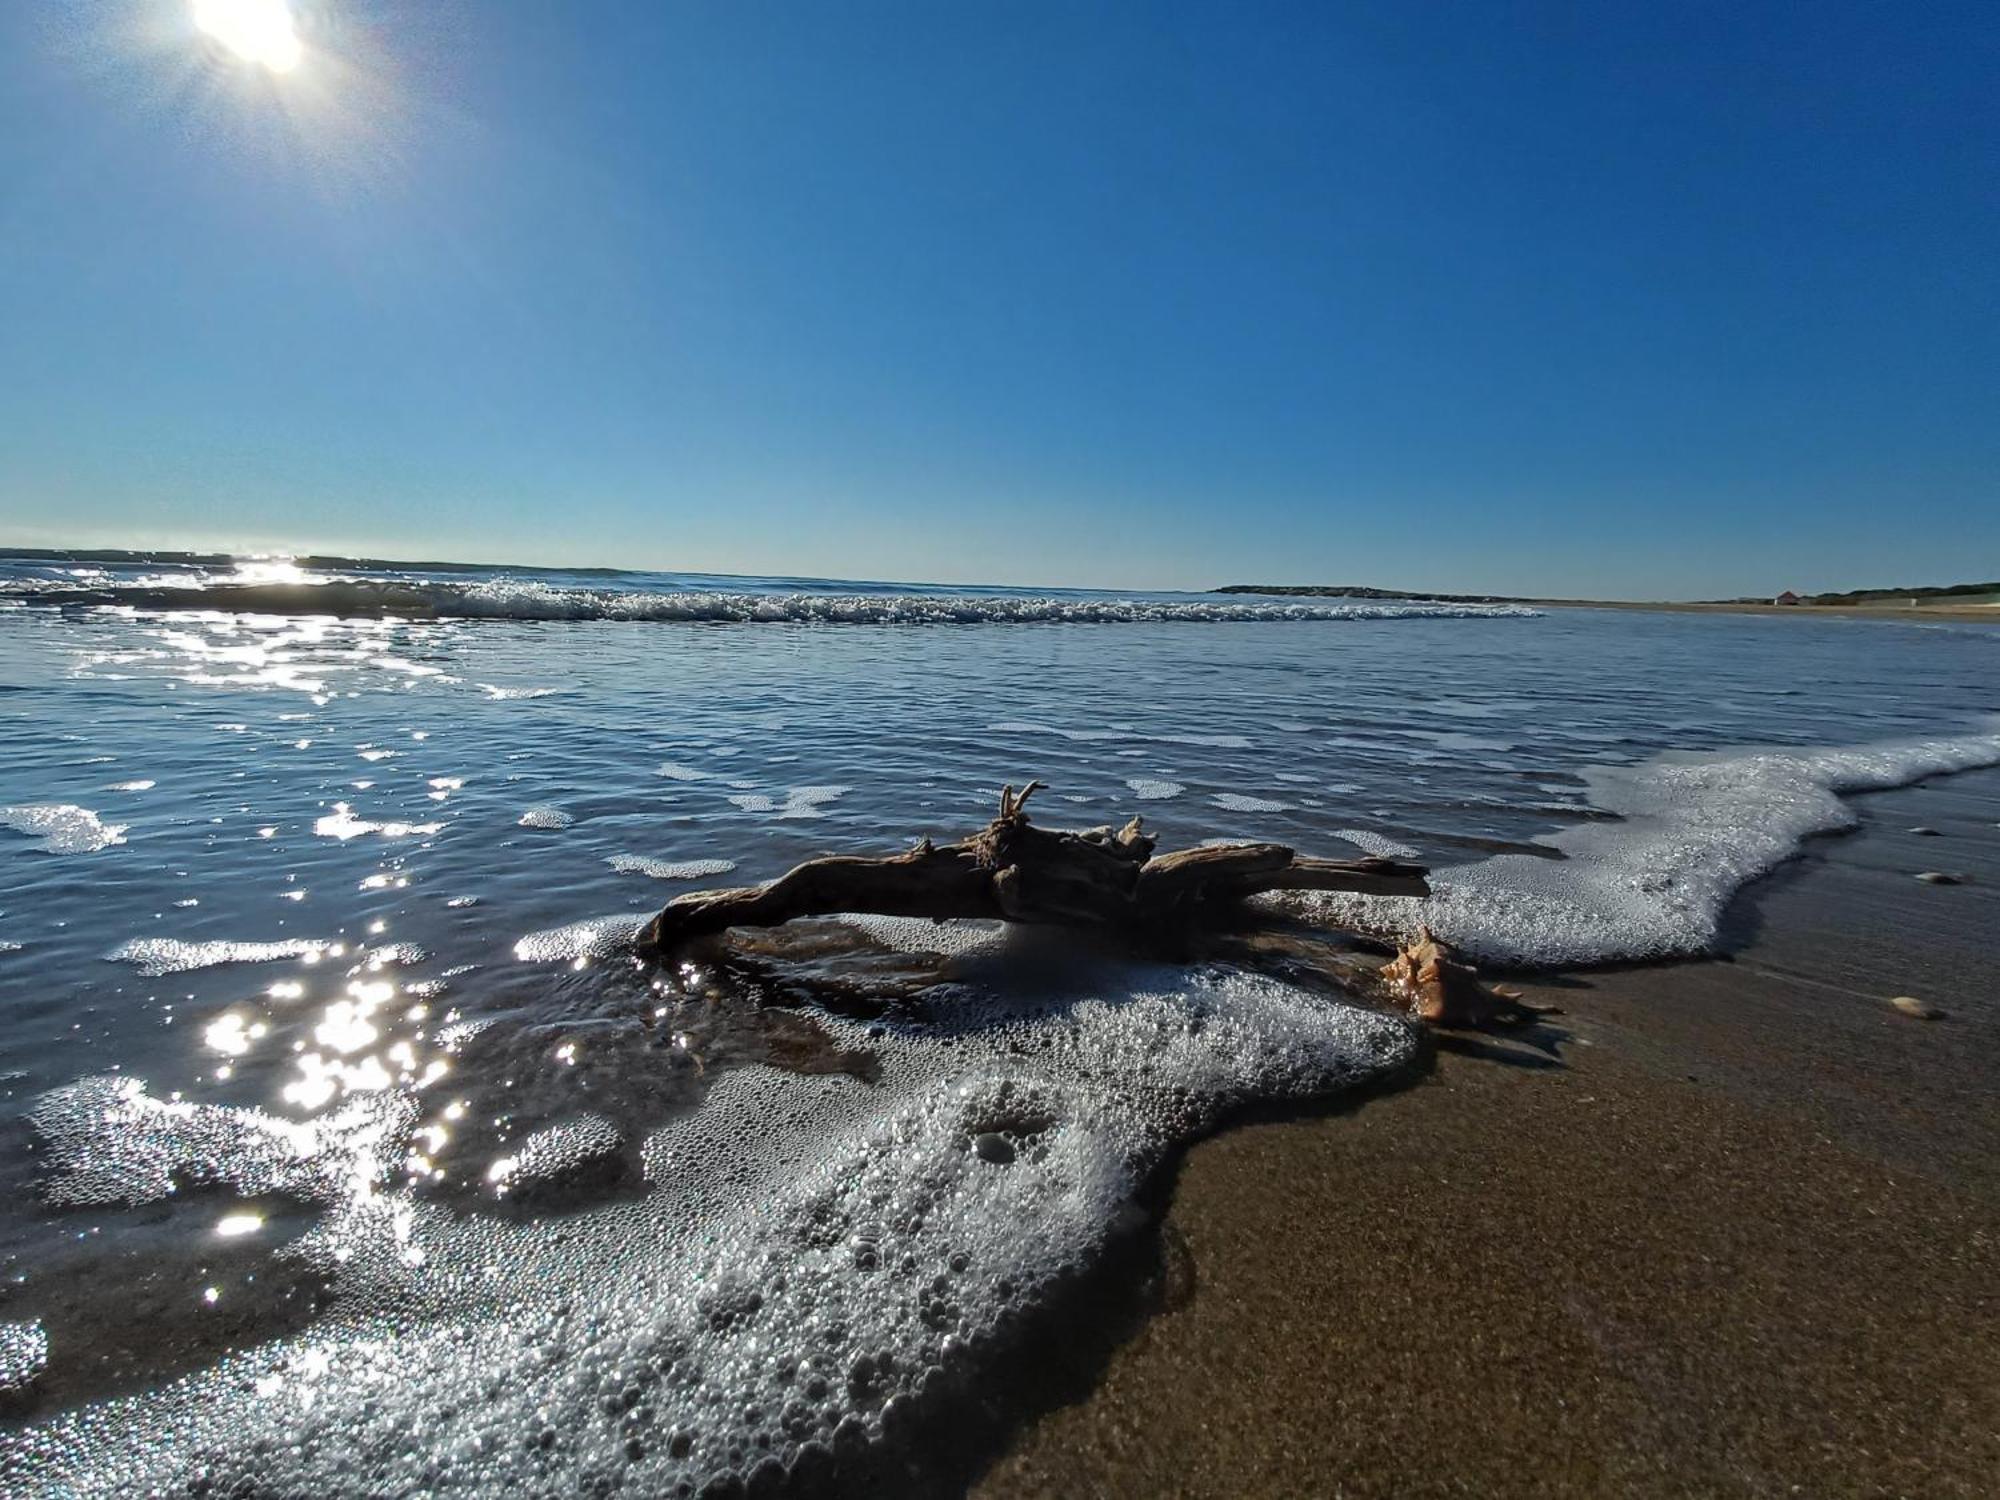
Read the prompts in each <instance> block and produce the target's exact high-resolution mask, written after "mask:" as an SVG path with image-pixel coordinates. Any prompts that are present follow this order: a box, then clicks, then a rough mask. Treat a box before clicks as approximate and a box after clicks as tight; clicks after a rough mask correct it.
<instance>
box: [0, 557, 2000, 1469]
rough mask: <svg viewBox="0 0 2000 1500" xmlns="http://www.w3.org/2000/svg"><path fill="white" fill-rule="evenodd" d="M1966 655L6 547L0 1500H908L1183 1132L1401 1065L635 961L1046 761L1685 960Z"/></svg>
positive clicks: (1444, 889)
mask: <svg viewBox="0 0 2000 1500" xmlns="http://www.w3.org/2000/svg"><path fill="white" fill-rule="evenodd" d="M163 591H172V592H163ZM391 591H400V592H391ZM704 600H706V601H708V602H707V603H704V602H703V601H704ZM659 601H666V602H659ZM717 601H720V602H717ZM828 601H833V602H831V603H829V602H828ZM218 602H227V603H228V605H229V606H230V607H229V608H227V609H221V608H208V609H201V608H191V607H188V606H190V605H199V604H203V603H210V604H213V603H218ZM355 611H359V612H360V613H358V614H357V613H354V612H355ZM1996 652H2000V628H1994V627H1987V626H1984V625H1969V626H1959V625H1942V624H1940V625H1936V626H1932V625H1921V624H1920V625H1907V626H1906V625H1893V624H1885V623H1872V622H1859V623H1857V622H1849V621H1843V620H1808V619H1792V618H1761V617H1760V618H1749V617H1728V616H1687V615H1666V614H1649V613H1636V612H1613V611H1572V610H1549V611H1545V612H1536V611H1531V610H1519V609H1509V610H1481V609H1478V608H1476V607H1467V606H1458V605H1445V606H1426V605H1422V604H1415V605H1407V606H1405V605H1398V604H1384V603H1381V602H1379V601H1356V602H1352V603H1345V602H1342V601H1311V602H1308V603H1306V604H1304V605H1302V604H1301V603H1300V602H1299V601H1290V600H1257V599H1250V598H1242V597H1237V596H1231V597H1229V598H1224V599H1218V598H1216V597H1214V596H1181V595H1144V596H1124V595H1112V594H1100V593H1087V592H1081V591H1068V592H1057V593H1050V592H1040V591H1022V590H1002V589H965V588H912V587H910V586H898V585H879V584H878V585H867V584H850V583H839V582H825V581H817V580H797V579H783V580H740V579H713V578H702V577H695V576H690V575H632V574H624V575H616V576H611V575H601V574H573V573H543V574H535V573H523V572H518V571H517V572H507V571H505V570H466V569H450V568H438V567H432V568H408V567H401V568H385V567H379V566H367V565H360V564H354V563H348V562H343V561H341V560H334V559H326V560H309V561H307V562H305V563H291V564H287V563H277V564H253V565H248V566H245V565H239V564H237V563H234V562H232V561H230V560H226V559H193V558H177V557H158V556H155V557H108V556H96V557H88V558H67V559H51V558H48V557H27V556H22V557H13V558H5V559H0V726H4V729H3V730H0V732H4V737H5V743H6V746H7V752H8V753H7V755H6V756H5V758H4V760H0V1049H3V1050H4V1057H0V1194H4V1199H3V1200H0V1201H4V1203H5V1205H6V1206H5V1207H4V1208H0V1255H4V1257H5V1265H4V1270H5V1276H6V1279H5V1282H4V1284H0V1285H4V1292H0V1423H4V1425H0V1489H3V1490H4V1491H5V1492H6V1493H9V1494H14V1493H23V1494H34V1493H49V1494H84V1495H128V1494H145V1493H152V1492H160V1493H185V1492H189V1490H190V1489H192V1490H193V1491H194V1492H215V1493H250V1494H273V1495H297V1494H313V1495H341V1494H354V1495H372V1494H382V1493H419V1492H426V1493H441V1492H454V1493H474V1494H514V1493H538V1492H543V1491H548V1492H559V1493H577V1492H582V1493H594V1492H602V1493H611V1492H613V1491H614V1490H616V1491H619V1492H623V1493H635V1494H676V1493H684V1494H693V1493H696V1492H698V1491H700V1490H702V1489H703V1488H705V1487H712V1486H717V1485H721V1486H724V1487H726V1486H729V1485H733V1484H737V1483H742V1484H746V1485H749V1486H751V1487H752V1488H763V1487H769V1488H772V1489H783V1488H785V1487H787V1486H790V1487H792V1488H807V1489H810V1488H813V1487H815V1486H819V1485H824V1484H829V1483H830V1484H832V1485H834V1486H835V1487H836V1488H838V1487H840V1485H841V1484H842V1483H843V1479H842V1476H850V1477H851V1476H853V1475H856V1474H863V1473H865V1474H867V1475H869V1476H871V1477H870V1478H869V1480H868V1483H869V1484H870V1485H871V1486H873V1485H879V1484H882V1483H884V1482H885V1481H884V1480H883V1477H882V1476H884V1475H885V1474H886V1475H889V1476H891V1478H892V1479H893V1478H894V1476H896V1475H899V1474H905V1473H906V1471H905V1470H902V1469H900V1468H899V1467H898V1462H899V1455H901V1454H903V1453H904V1452H906V1451H908V1450H910V1449H912V1448H913V1447H914V1446H915V1445H916V1444H917V1443H918V1442H919V1441H920V1439H921V1437H922V1435H923V1434H924V1433H925V1432H927V1431H929V1430H932V1429H933V1428H935V1427H937V1426H939V1425H941V1424H950V1423H952V1422H955V1421H957V1420H958V1419H959V1417H960V1416H961V1415H962V1414H963V1413H964V1412H965V1411H966V1410H967V1409H968V1408H969V1406H970V1405H971V1404H973V1403H975V1402H976V1400H977V1399H978V1394H977V1393H978V1392H979V1391H980V1390H981V1381H982V1377H983V1375H984V1374H985V1372H987V1371H988V1370H989V1369H991V1368H992V1367H993V1365H994V1363H995V1362H996V1361H998V1360H1002V1359H1004V1358H1005V1357H1006V1355H1007V1352H1008V1350H1009V1349H1010V1348H1012V1347H1014V1346H1016V1345H1017V1344H1018V1343H1019V1341H1020V1340H1021V1339H1023V1338H1027V1337H1031V1336H1032V1333H1033V1330H1034V1328H1035V1327H1036V1319H1037V1317H1038V1316H1039V1315H1040V1314H1041V1313H1042V1311H1043V1310H1045V1309H1046V1308H1048V1307H1049V1306H1050V1305H1051V1304H1052V1301H1053V1300H1054V1299H1057V1298H1059V1297H1060V1296H1061V1295H1062V1294H1063V1289H1064V1288H1065V1287H1069V1286H1074V1285H1075V1284H1077V1281H1078V1278H1080V1277H1084V1276H1087V1275H1088V1273H1089V1272H1090V1270H1091V1268H1092V1267H1093V1266H1096V1265H1099V1264H1101V1263H1102V1262H1103V1260H1104V1258H1105V1257H1106V1256H1107V1255H1115V1254H1116V1253H1117V1246H1118V1245H1119V1244H1120V1243H1121V1237H1124V1236H1128V1235H1130V1234H1131V1232H1132V1230H1133V1227H1134V1224H1135V1223H1137V1222H1143V1215H1142V1214H1139V1213H1138V1211H1137V1210H1136V1209H1135V1206H1134V1205H1135V1198H1136V1197H1137V1195H1139V1194H1140V1193H1141V1191H1142V1189H1143V1188H1144V1185H1145V1183H1146V1181H1147V1180H1148V1178H1149V1176H1150V1175H1152V1174H1153V1173H1154V1172H1155V1171H1156V1169H1157V1168H1158V1167H1159V1165H1160V1164H1161V1163H1162V1162H1163V1161H1164V1160H1166V1159H1167V1158H1168V1157H1169V1156H1170V1155H1171V1153H1172V1152H1173V1150H1174V1149H1175V1148H1176V1147H1178V1146H1179V1145H1180V1144H1182V1143H1184V1142H1185V1141H1186V1140H1188V1139H1189V1138H1190V1137H1192V1136H1193V1135H1195V1134H1197V1133H1199V1132H1200V1131H1201V1130H1203V1129H1206V1128H1210V1127H1211V1126H1212V1125H1213V1124H1214V1122H1216V1121H1217V1120H1219V1119H1221V1118H1223V1117H1224V1116H1226V1114H1227V1113H1228V1112H1230V1111H1231V1110H1234V1109H1237V1108H1239V1107H1241V1106H1243V1105H1245V1104H1248V1103H1256V1102H1263V1101H1284V1100H1301V1101H1303V1100H1307V1099H1314V1098H1324V1097H1328V1096H1332V1095H1336V1094H1338V1093H1339V1092H1341V1091H1343V1090H1347V1089H1351V1088H1354V1087H1357V1086H1359V1085H1362V1084H1365V1083H1367V1082H1369V1081H1370V1080H1373V1079H1377V1078H1381V1077H1383V1076H1385V1075H1387V1074H1389V1073H1392V1072H1393V1071H1394V1070H1395V1069H1397V1068H1399V1067H1400V1066H1402V1065H1403V1064H1404V1063H1405V1062H1407V1060H1408V1059H1409V1058H1410V1056H1411V1054H1412V1051H1413V1048H1414V1039H1413V1037H1412V1034H1411V1032H1410V1031H1409V1029H1408V1027H1407V1026H1406V1025H1404V1024H1403V1023H1402V1022H1400V1021H1399V1020H1397V1019H1395V1018H1393V1017H1388V1016H1384V1015H1381V1014H1379V1013H1376V1012H1374V1011H1371V1010H1367V1009H1364V1008H1359V1007H1357V1006H1354V1005H1350V1004H1345V1003H1343V1002H1342V1000H1341V999H1340V997H1339V995H1338V994H1337V992H1333V991H1330V990H1328V989H1326V988H1324V987H1318V986H1308V985H1306V984H1305V983H1304V982H1303V981H1297V980H1292V979H1280V978H1276V977H1273V976H1272V975H1270V974H1265V973H1260V972H1256V971H1253V970H1248V969H1244V968H1241V967H1238V966H1233V965H1230V964H1226V963H1222V962H1203V963H1197V964H1167V963H1161V962H1152V961H1138V960H1134V959H1132V958H1129V957H1126V956H1122V955H1119V954H1116V953H1111V952H1104V951H1099V950H1097V949H1095V948H1093V947H1092V946H1091V945H1089V944H1087V943H1084V942H1082V941H1080V940H1078V939H1075V938H1072V937H1066V936H1063V935H1053V936H1052V935H1047V934H1026V935H1023V934H1017V933H1007V932H1002V931H998V930H988V929H985V928H983V927H980V926H978V925H977V924H953V925H950V926H946V927H942V928H938V927H932V926H930V925H928V924H911V923H898V922H884V921H875V920H858V921H855V922H851V923H838V922H835V923H824V924H817V925H816V926H814V927H811V928H809V929H802V930H801V931H800V932H799V933H797V934H777V935H765V936H751V937H748V938H745V939H744V940H743V941H742V942H740V943H739V944H737V945H736V951H735V952H734V954H733V956H730V957H726V958H704V959H702V960H700V961H698V962H690V963H688V964H686V965H683V966H679V967H677V968H675V969H673V970H671V971H669V972H652V971H646V970H641V969H639V968H637V967H636V966H635V965H633V964H632V963H631V961H630V960H629V957H628V955H627V954H626V953H625V951H624V947H623V944H624V941H625V939H626V938H627V936H628V935H629V933H630V932H631V930H632V929H633V927H634V926H636V924H637V923H638V922H639V921H640V920H642V919H643V917H644V916H645V915H646V914H648V913H649V912H650V911H652V910H653V909H655V908H656V907H657V906H658V905H659V904H660V903H661V902H662V901H664V900H665V899H667V898H669V897H670V896H671V895H673V894H674V893H675V892H677V891H679V890H684V889H690V888H694V883H696V882H707V881H718V880H726V881H738V880H740V881H751V880H759V879H763V878H767V877H769V876H771V875H775V874H777V873H779V872H780V871H782V870H783V869H784V868H786V867H788V866H789V865H790V864H792V863H794V862H796V861H797V860H799V859H802V858H805V857H808V856H810V855H813V854H816V853H821V852H826V851H857V852H861V851H874V852H880V851H887V850H891V849H894V848H897V847H900V846H902V845H903V844H904V843H906V842H907V841H908V840H910V839H912V838H914V837H917V836H920V835H929V836H932V837H936V838H941V839H943V838H951V837H955V836H957V835H959V834H961V833H963V832H965V831H968V830H970V829H972V828H974V827H976V826H978V825H979V824H980V823H981V822H983V821H984V820H985V819H986V818H987V817H988V816H990V815H991V813H992V810H993V808H994V807H995V805H996V803H997V799H998V793H999V788H1000V786H1001V785H1002V784H1003V783H1005V782H1009V781H1012V782H1014V783H1016V784H1017V785H1018V784H1019V783H1020V782H1022V781H1024V780H1026V779H1027V778H1028V777H1030V776H1038V777H1040V778H1042V779H1043V780H1045V781H1047V782H1049V783H1050V790H1049V791H1048V792H1045V793H1043V794H1042V796H1041V798H1040V799H1038V801H1037V803H1036V804H1035V809H1034V810H1035V813H1036V815H1037V816H1038V818H1039V819H1040V820H1042V821H1044V822H1057V823H1060V822H1072V823H1075V824H1088V823H1099V822H1112V821H1116V822H1122V821H1124V820H1125V819H1126V818H1128V817H1129V816H1131V815H1133V814H1135V813H1141V814H1143V815H1144V816H1145V818H1146V820H1147V822H1148V825H1149V826H1150V827H1151V828H1152V829H1153V830H1154V831H1155V832H1157V833H1158V834H1159V835H1160V836H1161V839H1162V841H1163V844H1165V845H1168V846H1173V845H1180V844H1186V843H1195V842H1199V841H1201V840H1203V839H1218V838H1244V837H1249V838H1260V839H1263V838H1269V839H1279V840H1283V841H1286V842H1290V843H1292V844H1295V845H1297V846H1298V847H1300V848H1301V849H1304V850H1306V851H1309V852H1312V853H1319V854H1328V855H1340V854H1343V853H1352V852H1354V851H1355V850H1357V849H1365V850H1370V851H1375V852H1390V853H1397V854H1404V855H1410V856H1414V857H1417V858H1420V859H1422V860H1424V861H1425V862H1426V863H1428V864H1430V865H1431V866H1432V867H1433V868H1434V870H1435V871H1436V872H1437V873H1436V876H1435V884H1436V886H1437V894H1436V895H1435V896H1433V897H1432V898H1431V899H1430V900H1429V901H1428V902H1425V903H1417V902H1414V901H1364V900H1360V899H1359V898H1354V899H1348V898H1326V897H1316V898H1302V899H1299V900H1296V901H1294V902H1292V903H1291V905H1292V906H1293V909H1294V910H1295V911H1303V912H1305V913H1306V914H1308V915H1309V916H1320V917H1325V918H1327V919H1330V920H1336V921H1338V920H1356V921H1364V922H1366V923H1367V924H1368V925H1370V926H1373V927H1386V928H1391V929H1395V928H1410V927H1414V926H1415V925H1416V924H1417V923H1418V922H1428V923H1430V924H1431V925H1433V926H1434V927H1436V928H1437V929H1438V930H1440V931H1442V932H1443V933H1445V935H1447V936H1449V937H1451V938H1453V939H1454V940H1456V941H1458V942H1460V943H1461V944H1463V945H1464V946H1466V947H1468V948H1470V949H1472V950H1473V951H1475V952H1478V953H1480V954H1481V955H1482V956H1483V957H1486V958H1488V959H1489V960H1497V961H1503V962H1513V963H1530V964H1532V963H1562V964H1571V963H1587V962H1596V961H1603V960H1609V959H1617V958H1646V957H1665V956H1673V955H1680V954H1687V953H1694V952H1700V951H1703V950H1704V949H1705V948H1707V947H1708V946H1710V945H1712V944H1713V943H1714V941H1715V935H1716V924H1717V919H1718V918H1719V916H1720V913H1721V911H1722V909H1723V907H1724V905H1725V904H1726V902H1727V901H1728V899H1729V898H1730V896H1731V895H1732V894H1733V893H1734V892H1735V891H1736V890H1737V889H1738V888H1740V887H1741V886H1742V885H1743V884H1744V883H1745V882H1747V881H1749V880H1751V879H1753V878H1755V876H1757V875H1758V874H1760V873H1762V872H1764V871H1765V870H1768V869H1769V868H1771V867H1772V866H1773V865H1775V864H1776V863H1777V862H1779V861H1781V860H1782V859H1784V858H1785V857H1786V856H1787V855H1788V854H1789V853H1791V852H1792V851H1793V850H1794V849H1795V848H1796V847H1797V843H1798V841H1799V840H1800V839H1801V838H1803V837H1805V836H1806V835H1808V834H1811V833H1814V832H1820V831H1825V830H1827V829H1830V828H1834V827H1838V826H1840V824H1841V823H1842V822H1843V820H1845V819H1846V818H1847V817H1849V816H1850V814H1849V813H1848V810H1847V808H1846V806H1845V804H1844V803H1843V802H1842V800H1841V799H1842V796H1843V795H1844V794H1847V793H1851V792H1854V791H1858V790H1865V789H1868V788H1871V787H1879V786H1887V785H1894V784H1899V783H1902V782H1906V781H1908V780H1911V779H1914V778H1916V777H1919V776H1923V775H1929V774H1935V773H1938V772H1944V771H1950V770H1955V769H1962V768H1965V767H1969V766H1972V765H1979V764H1993V763H1996V762H2000V728H1996V722H1995V720H1994V718H1993V717H1992V716H1993V715H1994V714H1995V713H1996V711H2000V655H1996ZM1302 1315H1305V1314H1303V1313H1302ZM891 1487H893V1485H892V1486H891Z"/></svg>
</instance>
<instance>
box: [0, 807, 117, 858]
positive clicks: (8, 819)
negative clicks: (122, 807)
mask: <svg viewBox="0 0 2000 1500" xmlns="http://www.w3.org/2000/svg"><path fill="white" fill-rule="evenodd" d="M129 826H130V825H129V824H125V823H107V822H105V821H104V820H103V819H102V818H100V817H99V816H98V815H97V814H96V813H94V812H92V811H91V810H90V809H89V808H87V807H78V806H77V805H76V804H75V803H74V802H38V803H30V804H26V805H22V806H15V807H0V827H4V828H11V829H13V830H14V831H15V832H16V833H25V834H26V835H28V837H30V838H33V839H39V840H40V841H41V852H42V853H44V854H94V853H96V852H97V851H98V850H99V849H107V848H109V847H110V846H111V845H113V844H122V843H124V842H125V830H126V829H127V828H128V827H129Z"/></svg>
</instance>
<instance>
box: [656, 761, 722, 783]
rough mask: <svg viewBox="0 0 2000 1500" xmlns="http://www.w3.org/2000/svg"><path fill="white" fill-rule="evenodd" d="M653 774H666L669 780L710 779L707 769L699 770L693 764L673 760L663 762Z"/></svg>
mask: <svg viewBox="0 0 2000 1500" xmlns="http://www.w3.org/2000/svg"><path fill="white" fill-rule="evenodd" d="M653 774H654V775H656V776H664V777H666V778H667V780H669V781H707V780H708V779H709V773H708V772H707V771H698V770H696V769H695V768H694V767H693V766H684V765H681V764H679V763H678V762H677V761H671V760H670V761H667V762H665V763H664V764H662V765H661V766H660V768H659V769H658V770H657V771H655V772H654V773H653Z"/></svg>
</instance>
